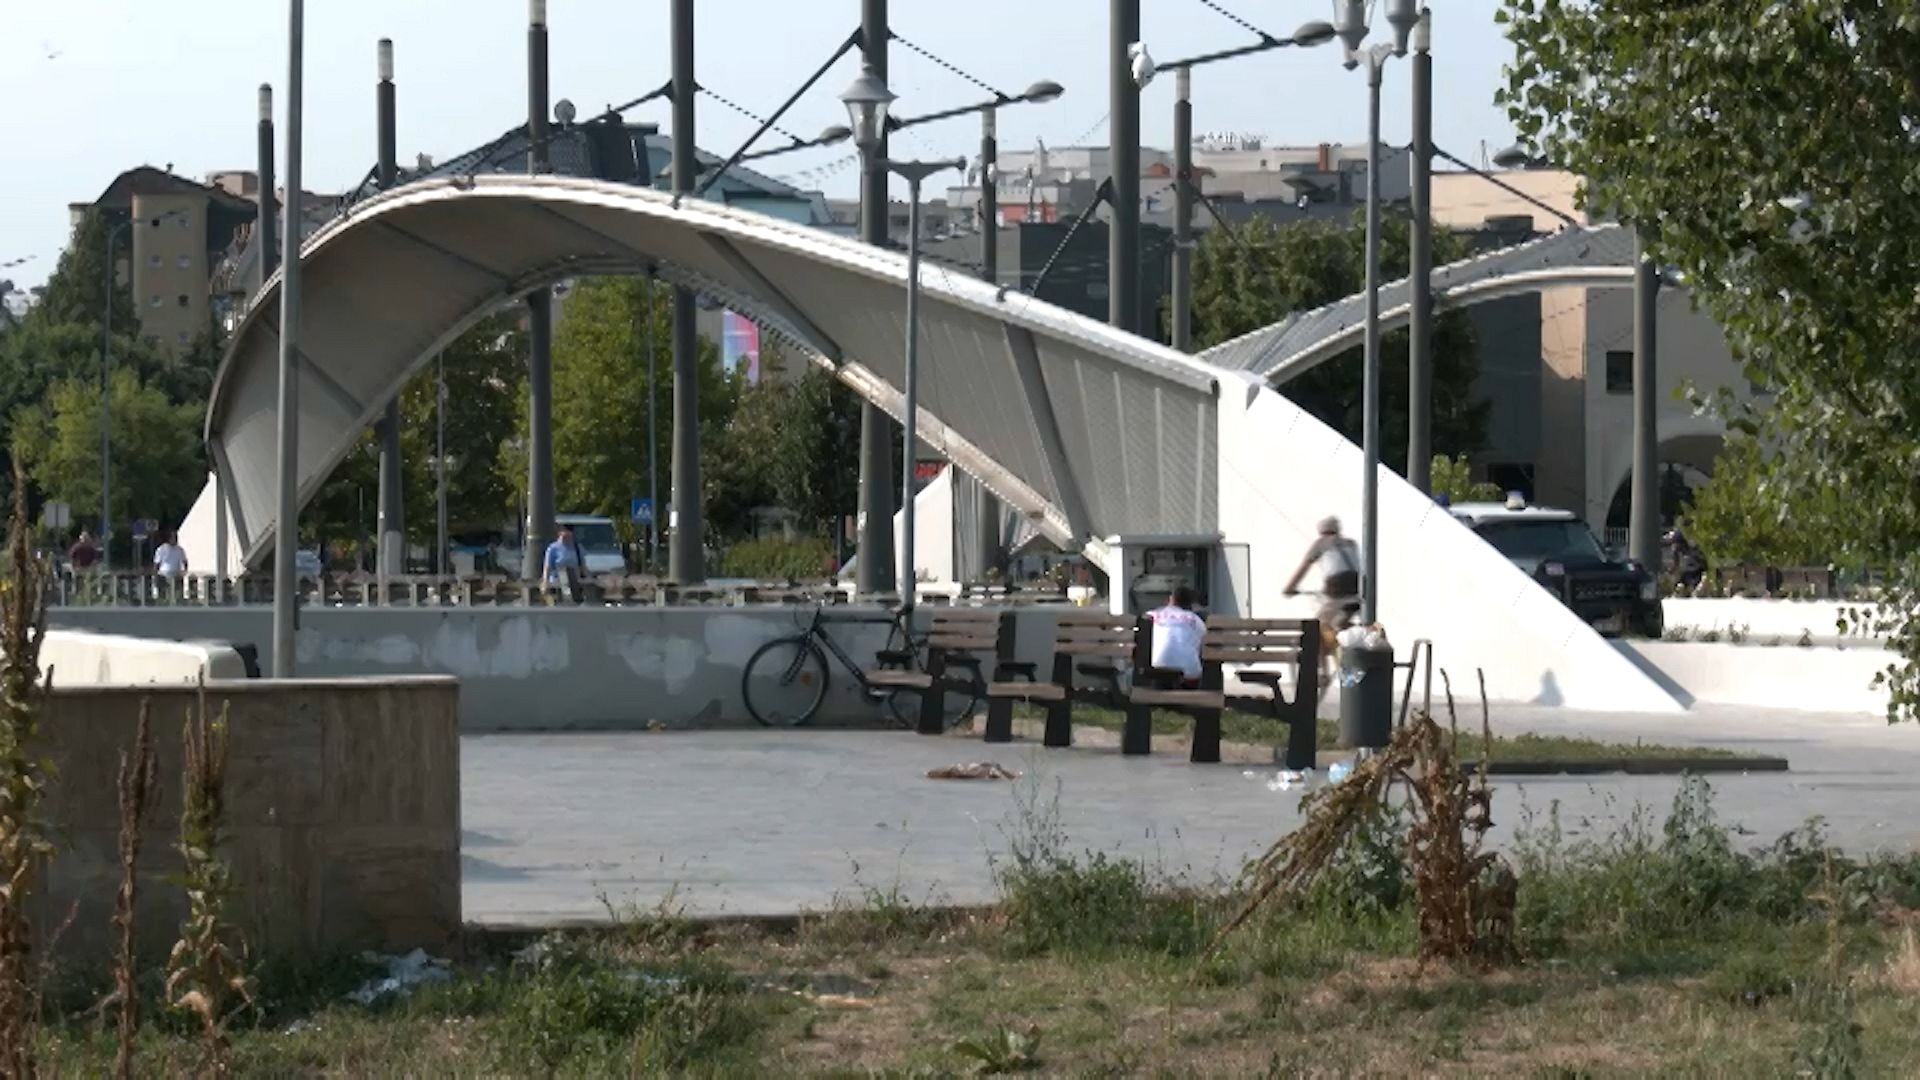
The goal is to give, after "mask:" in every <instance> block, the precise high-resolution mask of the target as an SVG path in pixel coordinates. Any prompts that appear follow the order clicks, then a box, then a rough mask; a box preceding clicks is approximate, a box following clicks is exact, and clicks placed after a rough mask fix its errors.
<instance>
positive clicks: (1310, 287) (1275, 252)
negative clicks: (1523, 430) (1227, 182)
mask: <svg viewBox="0 0 1920 1080" xmlns="http://www.w3.org/2000/svg"><path fill="white" fill-rule="evenodd" d="M1407 233H1408V229H1407V221H1406V219H1405V218H1401V217H1390V218H1387V219H1386V220H1385V221H1384V222H1383V228H1382V230H1381V266H1382V270H1383V272H1384V274H1385V276H1386V279H1387V280H1392V279H1393V278H1397V277H1404V276H1405V275H1406V273H1407V265H1408V262H1407ZM1238 235H1239V240H1240V242H1239V243H1235V242H1234V240H1233V238H1232V237H1230V236H1228V235H1227V234H1226V233H1225V232H1224V231H1223V230H1220V229H1213V230H1211V231H1209V232H1208V233H1207V234H1206V236H1205V237H1204V238H1203V239H1202V240H1201V242H1200V248H1199V258H1198V259H1197V260H1196V261H1195V267H1194V319H1193V321H1194V339H1195V340H1196V341H1197V342H1199V343H1200V344H1201V345H1202V346H1203V347H1205V346H1210V345H1216V344H1219V343H1220V342H1223V341H1228V340H1231V339H1233V338H1236V337H1239V336H1240V335H1242V334H1245V333H1250V332H1252V331H1254V330H1258V329H1260V328H1261V327H1264V326H1269V325H1271V324H1273V323H1275V322H1278V321H1279V320H1280V319H1282V318H1284V317H1286V316H1287V315H1288V314H1291V313H1292V312H1296V311H1305V310H1309V309H1312V308H1316V307H1320V306H1321V305H1324V304H1330V303H1333V302H1334V301H1336V300H1341V299H1344V298H1346V297H1348V296H1352V295H1353V294H1354V293H1357V292H1359V291H1360V290H1361V289H1363V288H1365V286H1366V262H1365V250H1366V228H1365V224H1364V222H1355V223H1351V224H1345V225H1340V224H1331V223H1326V222H1319V221H1303V222H1296V223H1293V224H1289V225H1286V226H1278V227H1277V226H1275V225H1274V224H1273V223H1272V222H1271V221H1268V220H1267V219H1266V218H1260V217H1256V218H1254V219H1253V220H1252V221H1250V222H1248V223H1247V224H1246V225H1243V226H1240V227H1239V229H1238ZM1465 255H1466V245H1465V243H1464V242H1463V241H1461V240H1460V239H1459V238H1458V237H1456V236H1454V235H1452V234H1451V233H1447V232H1445V231H1443V230H1442V231H1436V233H1435V235H1434V261H1435V262H1436V263H1446V262H1451V261H1453V260H1455V259H1459V258H1464V257H1465ZM1476 349H1477V343H1476V341H1475V339H1474V333H1473V324H1472V323H1471V322H1469V321H1468V320H1467V317H1466V316H1465V315H1464V314H1462V313H1459V312H1448V313H1444V314H1442V315H1441V316H1440V317H1439V318H1438V319H1436V320H1435V322H1434V334H1433V448H1434V451H1435V452H1436V453H1442V454H1464V453H1470V452H1472V451H1474V450H1478V449H1480V448H1481V447H1482V446H1484V445H1485V444H1486V437H1487V411H1488V406H1487V403H1486V402H1485V401H1483V400H1478V399H1475V398H1474V396H1473V382H1474V379H1475V378H1476V377H1477V376H1478V375H1479V370H1480V365H1479V357H1478V353H1477V351H1476ZM1380 358H1381V372H1382V375H1383V377H1384V379H1385V384H1384V386H1383V388H1382V393H1381V407H1382V412H1381V417H1380V429H1381V455H1382V457H1383V458H1384V459H1385V460H1386V461H1387V462H1389V463H1391V464H1392V465H1393V466H1394V467H1395V468H1404V465H1405V462H1406V459H1407V332H1406V331H1405V330H1396V331H1394V332H1393V333H1390V334H1388V335H1386V336H1385V337H1384V338H1383V339H1382V342H1381V353H1380ZM1363 374H1364V372H1363V371H1362V368H1361V364H1360V350H1359V349H1354V350H1352V351H1350V352H1347V353H1343V354H1341V355H1339V356H1336V357H1334V358H1332V359H1331V360H1328V361H1327V362H1326V363H1324V364H1321V365H1320V366H1319V367H1316V368H1314V369H1313V370H1312V371H1309V372H1307V373H1306V374H1304V375H1301V376H1299V377H1298V378H1295V379H1292V380H1289V381H1288V382H1287V383H1285V384H1284V385H1282V387H1281V390H1282V391H1283V392H1284V393H1285V394H1286V395H1287V396H1288V397H1289V398H1291V399H1293V401H1294V402H1296V403H1297V404H1299V405H1300V406H1301V407H1302V408H1304V409H1306V410H1307V411H1308V412H1310V413H1312V414H1313V415H1314V416H1317V417H1319V418H1320V419H1321V420H1323V421H1325V422H1326V423H1328V424H1330V425H1332V426H1333V427H1334V428H1335V429H1337V430H1339V431H1340V432H1342V433H1344V434H1345V435H1346V436H1347V437H1348V438H1350V439H1353V440H1355V441H1358V440H1359V438H1360V431H1361V407H1362V397H1361V383H1362V377H1363Z"/></svg>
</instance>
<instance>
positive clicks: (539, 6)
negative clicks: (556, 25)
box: [527, 0, 547, 26]
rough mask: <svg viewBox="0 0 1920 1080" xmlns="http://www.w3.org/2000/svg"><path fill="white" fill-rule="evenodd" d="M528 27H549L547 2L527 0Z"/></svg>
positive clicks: (543, 0)
mask: <svg viewBox="0 0 1920 1080" xmlns="http://www.w3.org/2000/svg"><path fill="white" fill-rule="evenodd" d="M527 25H528V26H545V25H547V0H527Z"/></svg>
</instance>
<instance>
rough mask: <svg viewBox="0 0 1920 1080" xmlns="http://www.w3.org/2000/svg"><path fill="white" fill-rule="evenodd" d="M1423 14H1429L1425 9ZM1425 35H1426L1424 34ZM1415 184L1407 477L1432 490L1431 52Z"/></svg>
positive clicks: (1419, 95) (1416, 99) (1416, 63)
mask: <svg viewBox="0 0 1920 1080" xmlns="http://www.w3.org/2000/svg"><path fill="white" fill-rule="evenodd" d="M1421 17H1422V18H1430V17H1431V16H1428V15H1426V14H1424V13H1423V14H1422V16H1421ZM1422 38H1424V35H1422ZM1411 159H1412V166H1411V167H1412V170H1413V176H1412V180H1413V184H1412V190H1411V193H1410V194H1411V205H1410V206H1409V207H1408V211H1409V213H1410V214H1411V215H1412V218H1413V220H1412V221H1411V222H1410V223H1409V226H1408V227H1409V228H1410V229H1411V232H1410V233H1409V234H1408V242H1407V258H1408V271H1407V277H1408V279H1409V280H1410V281H1411V282H1412V285H1413V305H1412V307H1413V310H1412V313H1411V319H1410V320H1409V323H1408V327H1407V334H1408V346H1407V348H1408V354H1407V482H1408V483H1410V484H1412V485H1413V486H1414V487H1416V488H1419V489H1420V490H1421V491H1422V492H1428V493H1431V492H1432V491H1433V280H1432V279H1433V55H1432V54H1431V53H1430V52H1428V50H1427V49H1426V48H1424V47H1416V49H1415V51H1414V54H1413V147H1412V150H1411Z"/></svg>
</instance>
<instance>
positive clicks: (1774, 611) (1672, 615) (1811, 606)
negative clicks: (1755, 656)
mask: <svg viewBox="0 0 1920 1080" xmlns="http://www.w3.org/2000/svg"><path fill="white" fill-rule="evenodd" d="M1850 607H1851V608H1858V609H1862V610H1864V611H1871V610H1872V607H1873V605H1871V604H1849V603H1847V602H1845V601H1842V600H1760V599H1754V598H1751V597H1745V596H1729V597H1720V598H1707V597H1691V598H1684V597H1671V598H1669V599H1668V600H1666V602H1665V604H1664V609H1665V611H1666V616H1667V625H1668V626H1670V627H1681V626H1684V627H1687V628H1689V629H1693V630H1719V631H1722V632H1725V631H1727V630H1729V629H1733V628H1736V627H1744V628H1745V633H1747V634H1748V635H1749V636H1751V637H1755V638H1763V639H1765V638H1776V637H1778V638H1785V639H1786V640H1787V641H1789V642H1792V641H1796V640H1798V639H1799V637H1800V635H1801V634H1811V635H1813V636H1814V637H1815V638H1833V637H1836V636H1839V634H1840V630H1839V625H1838V624H1839V619H1840V613H1841V611H1843V610H1845V609H1847V608H1850Z"/></svg>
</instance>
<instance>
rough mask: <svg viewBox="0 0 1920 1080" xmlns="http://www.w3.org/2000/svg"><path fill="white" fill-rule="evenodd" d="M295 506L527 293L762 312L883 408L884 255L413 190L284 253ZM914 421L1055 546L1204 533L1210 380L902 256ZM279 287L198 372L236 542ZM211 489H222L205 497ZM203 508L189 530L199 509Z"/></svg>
mask: <svg viewBox="0 0 1920 1080" xmlns="http://www.w3.org/2000/svg"><path fill="white" fill-rule="evenodd" d="M302 260H303V279H302V280H303V291H302V309H303V313H302V319H301V330H300V348H301V378H300V394H299V411H300V440H299V448H298V455H297V457H298V465H299V468H298V473H299V479H300V486H299V500H300V502H301V504H302V505H304V504H305V503H306V502H307V501H308V500H309V499H311V498H312V497H313V496H314V494H315V493H316V492H317V491H318V490H319V488H320V486H321V484H322V483H324V481H325V480H326V478H327V476H328V475H329V474H330V473H331V472H332V470H333V468H334V467H335V466H336V465H337V464H338V463H339V461H340V460H341V459H342V458H343V457H344V456H345V455H346V454H347V452H348V451H349V450H350V449H351V447H352V445H353V442H354V440H355V439H356V438H357V437H358V436H359V434H360V433H361V432H362V431H363V430H365V429H366V427H367V426H368V425H370V424H371V423H372V422H373V421H374V419H375V418H376V417H377V416H378V415H379V413H380V412H381V410H382V409H384V407H385V405H386V403H387V402H388V401H390V400H391V399H392V398H393V397H394V396H395V395H396V394H398V393H399V392H400V390H401V388H402V387H404V386H405V384H406V382H407V380H408V379H409V378H410V377H411V376H413V375H414V374H415V373H416V372H418V371H419V370H421V369H422V368H423V367H424V366H425V365H426V364H427V363H428V362H429V361H430V360H431V359H432V357H433V356H434V355H435V353H437V352H438V351H439V350H440V349H442V348H444V347H445V346H446V345H447V344H449V343H450V342H451V341H453V340H454V338H455V337H457V336H458V335H459V334H460V333H462V332H463V331H464V330H466V329H467V328H468V327H470V326H471V325H473V324H474V323H475V322H477V321H478V320H479V319H481V318H482V317H484V316H485V315H486V314H487V313H488V312H490V311H492V310H495V309H496V308H498V307H499V306H500V305H502V304H504V303H508V302H510V301H512V300H514V299H516V298H519V297H522V296H525V295H526V294H527V293H529V292H531V291H532V290H534V289H537V288H541V287H543V286H546V285H551V284H553V283H555V282H557V281H560V280H563V279H566V278H570V277H579V276H590V275H596V274H652V275H655V276H657V277H659V278H661V279H663V280H666V281H670V282H674V283H677V284H684V285H687V286H690V287H692V288H695V289H697V290H699V291H701V292H704V293H706V294H708V295H711V296H714V297H716V298H717V299H719V300H721V301H722V302H724V303H726V304H728V305H729V306H731V307H733V308H734V309H735V310H738V311H740V312H742V313H743V314H747V315H750V316H752V317H753V318H755V319H756V320H758V321H760V322H761V323H762V324H763V325H764V326H767V327H768V328H769V329H771V330H772V331H773V332H775V333H777V334H778V335H780V336H781V337H783V338H785V339H787V340H788V341H789V342H791V343H792V344H794V345H795V346H796V347H797V348H798V349H799V350H800V351H802V352H803V353H804V354H806V355H808V356H809V357H810V358H811V359H813V360H814V361H815V362H816V363H820V364H823V365H826V366H827V367H829V368H831V369H832V370H834V371H835V372H836V373H837V374H838V375H839V376H840V378H841V379H843V380H844V381H845V382H847V383H848V384H849V385H851V386H852V387H853V388H854V389H855V390H856V391H857V392H859V393H860V394H861V395H862V396H864V397H866V398H867V399H868V400H870V401H873V402H875V403H876V404H878V405H880V406H881V407H882V408H884V409H886V410H888V411H889V412H892V413H894V414H895V415H896V416H897V415H898V414H899V413H900V412H901V404H902V402H901V394H900V390H899V386H900V382H901V376H902V374H903V372H902V364H903V353H904V340H905V306H906V305H905V283H906V259H905V257H904V255H902V254H900V253H897V252H893V251H887V250H881V249H877V248H874V247H872V246H869V245H865V244H862V243H858V242H856V241H854V240H851V239H848V238H845V237H839V236H835V235H832V234H829V233H825V232H822V231H820V230H817V229H812V228H808V227H805V226H800V225H795V224H791V223H788V222H782V221H778V220H775V219H772V218H768V217H764V216H762V215H758V214H753V213H750V212H745V211H740V210H734V209H730V208H728V207H725V206H721V205H716V204H713V203H710V202H706V201H701V200H687V201H685V202H682V201H680V200H677V199H674V198H673V197H671V196H669V195H666V194H663V193H660V192H657V191H653V190H650V189H646V188H636V187H633V186H631V185H623V184H613V183H608V182H603V181H592V180H579V179H573V178H564V177H550V176H538V177H513V176H501V177H494V176H488V177H478V178H472V179H465V178H461V179H452V180H444V181H429V182H422V183H416V184H411V185H408V186H406V187H403V188H400V189H397V190H395V191H393V192H390V193H387V194H384V195H381V196H379V197H377V198H375V199H372V200H369V201H368V202H365V203H362V204H359V205H356V206H355V207H354V208H353V210H352V211H351V212H350V213H349V214H348V215H346V216H343V217H341V218H339V219H336V220H335V221H333V222H331V223H329V224H328V225H327V226H325V227H324V228H322V229H321V230H320V231H319V232H318V233H317V234H315V235H314V236H313V237H312V238H310V239H309V240H308V241H307V242H306V244H305V245H304V246H303V255H302ZM921 280H922V289H923V296H922V301H923V302H922V306H921V323H920V326H921V335H922V337H921V342H922V346H921V368H920V389H919V400H920V409H921V413H920V430H921V433H922V437H923V438H924V439H925V440H926V441H927V442H928V443H929V444H930V445H932V446H933V447H934V448H935V449H937V450H939V451H940V452H942V453H944V454H945V455H947V456H948V457H949V458H950V459H951V460H953V461H954V462H956V463H957V464H958V465H960V467H962V468H964V469H966V470H967V471H968V472H969V473H972V474H973V475H975V476H977V477H979V478H981V480H982V481H983V482H984V483H985V484H986V485H987V486H988V488H989V489H990V490H992V491H994V492H995V494H997V495H999V496H1000V498H1001V499H1002V500H1004V501H1005V502H1006V503H1007V504H1008V505H1009V506H1011V507H1013V508H1015V509H1017V510H1019V511H1021V512H1024V513H1025V514H1027V515H1029V516H1030V517H1031V518H1032V519H1033V520H1034V521H1035V522H1036V524H1037V525H1038V526H1039V527H1040V529H1041V531H1042V532H1044V533H1046V534H1047V535H1049V536H1050V537H1051V538H1052V539H1054V540H1055V541H1056V542H1058V543H1060V544H1061V545H1062V546H1071V547H1078V546H1082V545H1084V544H1087V543H1089V542H1092V541H1095V538H1098V537H1103V536H1109V535H1113V534H1117V533H1175V532H1181V533H1189V532H1192V531H1194V530H1195V528H1196V527H1199V528H1202V529H1205V528H1208V527H1210V526H1211V524H1212V522H1213V521H1214V519H1215V507H1214V498H1215V485H1214V483H1213V482H1212V477H1213V472H1214V458H1215V447H1214V440H1215V431H1214V424H1215V408H1214V398H1215V394H1216V385H1215V379H1214V372H1213V371H1212V370H1211V369H1210V368H1209V367H1208V366H1207V365H1205V364H1203V363H1200V362H1198V361H1196V360H1194V359H1193V358H1191V357H1188V356H1184V355H1182V354H1179V353H1176V352H1174V351H1172V350H1170V349H1167V348H1165V347H1163V346H1160V345H1157V344H1155V343H1153V342H1150V341H1147V340H1145V339H1142V338H1138V337H1135V336H1133V335H1129V334H1123V333H1120V332H1119V331H1116V330H1113V329H1112V328H1110V327H1108V326H1106V325H1104V324H1101V323H1097V322H1094V321H1092V320H1090V319H1086V318H1084V317H1081V316H1078V315H1075V314H1072V313H1070V312H1066V311H1063V310H1061V309H1058V308H1054V307H1052V306H1051V305H1048V304H1044V303H1041V302H1038V301H1035V300H1033V299H1032V298H1030V297H1027V296H1025V295H1023V294H1020V293H1008V292H1006V291H1005V290H1001V289H997V288H995V287H994V286H992V285H989V284H987V283H985V282H982V281H978V280H976V279H973V278H969V277H965V276H962V275H960V274H957V273H954V272H952V271H949V270H947V269H946V268H943V267H939V266H934V265H923V269H922V278H921ZM278 301H279V279H278V278H276V279H275V280H274V281H272V282H270V283H269V284H268V287H267V288H266V289H264V290H262V292H261V293H260V295H259V296H258V297H257V298H256V300H255V302H254V303H253V304H252V305H251V306H250V307H249V309H248V311H247V313H246V316H245V318H244V319H243V321H242V323H241V325H240V326H239V327H238V328H237V330H236V332H235V334H234V338H233V341H232V344H231V345H230V347H229V349H228V352H227V355H226V357H225V358H224V360H223V362H222V364H221V368H220V371H219V373H218V374H217V376H216V379H215V383H214V389H213V394H212V399H211V402H210V405H209V409H208V414H207V424H206V437H207V443H208V445H209V446H210V447H211V448H212V453H213V455H214V459H215V462H216V465H217V468H218V471H219V473H220V475H221V477H222V479H223V481H224V483H223V485H222V487H223V488H224V491H223V496H224V497H225V499H226V500H227V505H228V508H229V510H230V521H231V524H232V533H233V539H234V541H235V548H236V550H237V552H238V554H239V555H240V557H241V558H242V559H243V560H244V561H245V562H246V563H248V564H255V563H258V562H259V561H261V560H262V559H264V558H265V557H266V555H267V554H268V553H269V552H270V550H271V546H272V545H271V541H272V536H273V531H274V527H275V524H276V522H275V521H274V516H275V512H276V506H277V504H276V498H275V483H276V475H277V473H276V466H275V460H276V445H277V444H276V418H275V413H276V405H277V385H278V359H277V357H278V350H279V328H278V321H279V302H278ZM212 497H215V498H217V497H221V496H212ZM211 506H212V503H211V498H209V497H208V496H203V498H202V505H201V506H199V507H196V516H199V515H202V514H206V513H210V512H211Z"/></svg>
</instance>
